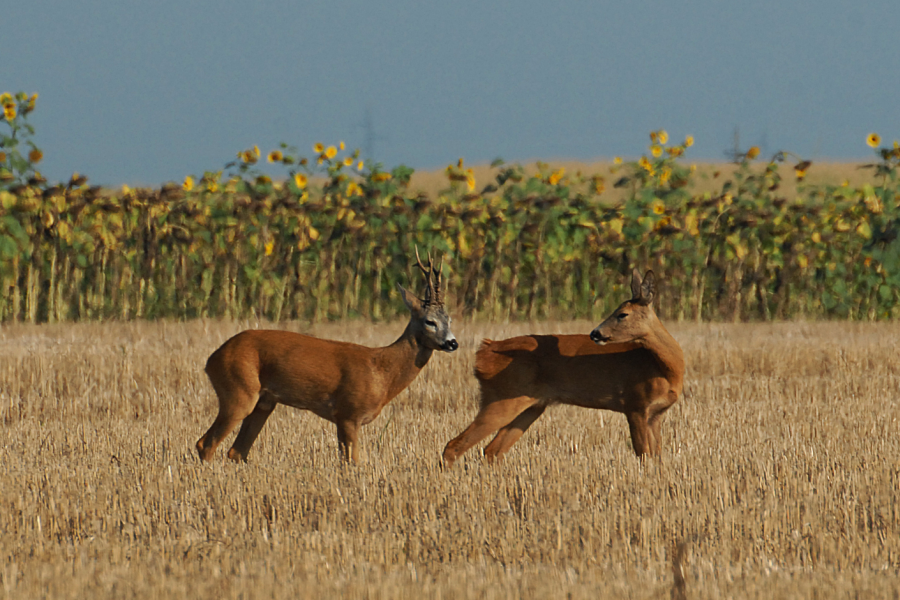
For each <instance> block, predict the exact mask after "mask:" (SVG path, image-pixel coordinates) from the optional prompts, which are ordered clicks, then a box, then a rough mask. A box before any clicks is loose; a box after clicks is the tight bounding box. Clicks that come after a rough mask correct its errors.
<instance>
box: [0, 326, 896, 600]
mask: <svg viewBox="0 0 900 600" xmlns="http://www.w3.org/2000/svg"><path fill="white" fill-rule="evenodd" d="M593 325H594V324H593V323H587V322H581V323H538V324H514V325H504V324H494V325H488V324H471V323H457V325H456V327H455V333H456V334H457V336H458V338H459V340H460V343H461V345H462V349H461V350H460V351H459V352H458V353H457V354H455V355H445V354H440V355H436V356H435V357H434V358H433V359H432V362H431V364H430V365H429V366H428V367H427V369H426V370H425V371H424V372H423V374H422V375H421V376H420V377H419V379H418V380H417V381H415V382H414V384H413V385H412V386H411V388H410V390H409V391H408V392H404V393H403V394H401V396H400V397H399V398H398V399H397V400H395V401H394V402H393V403H392V404H391V405H389V406H388V408H387V409H385V411H384V413H383V414H382V415H381V416H380V417H379V418H378V419H377V420H376V421H375V422H374V423H372V424H371V425H369V426H368V427H366V428H364V430H363V433H362V436H361V443H362V460H361V463H360V464H359V465H358V466H347V465H344V464H342V463H340V462H339V460H338V453H337V444H336V439H335V433H334V430H333V426H331V425H330V424H328V423H326V422H324V421H322V420H321V419H319V418H317V417H315V416H313V415H311V414H309V413H301V412H299V411H295V410H291V409H288V408H284V407H280V408H279V409H278V410H276V412H275V414H274V415H273V417H272V418H271V419H270V420H269V422H268V424H267V425H266V428H265V429H264V430H263V432H262V434H261V436H260V439H259V440H258V441H257V443H256V445H255V446H254V448H253V450H252V452H251V454H250V463H249V464H247V465H235V464H230V463H227V462H226V460H225V458H224V452H223V450H221V449H220V451H219V453H218V455H217V457H216V460H215V461H214V462H213V464H200V462H199V461H198V460H197V458H196V456H195V454H194V452H193V444H194V442H195V441H196V439H197V438H198V437H199V436H200V435H201V434H202V433H203V432H204V431H205V429H206V428H207V427H208V426H209V424H210V422H211V421H212V418H213V416H214V413H215V398H214V395H213V393H212V389H211V386H210V385H209V383H208V382H207V381H206V377H205V375H204V373H203V368H202V367H203V364H204V362H205V360H206V357H207V356H208V355H209V354H210V352H211V351H212V350H214V349H215V348H216V347H217V346H218V345H219V344H221V343H222V342H223V341H224V340H225V339H227V337H229V336H230V335H231V334H233V333H235V332H237V331H239V330H240V329H243V328H245V327H246V326H248V324H247V323H242V324H237V323H218V322H192V323H166V322H158V323H127V324H108V325H98V324H78V325H58V326H12V327H4V328H2V329H0V423H2V426H3V430H4V433H5V436H4V442H3V444H2V447H0V461H2V464H3V467H4V468H3V472H2V474H0V490H2V491H0V515H2V516H0V584H2V585H0V598H36V597H51V598H84V597H98V596H99V597H117V598H128V597H165V598H188V597H190V598H206V597H210V598H212V597H215V598H319V597H336V596H341V597H345V598H398V597H434V598H485V599H488V598H515V597H522V598H538V597H548V598H550V597H553V598H597V597H616V598H641V599H642V598H658V597H670V596H671V597H679V598H681V597H687V598H720V597H726V596H732V597H746V598H767V599H769V598H780V597H785V598H787V597H791V598H793V597H814V596H816V595H818V596H819V597H847V596H852V595H859V596H862V597H894V598H896V597H897V594H898V592H897V590H898V589H900V501H898V494H897V489H898V487H900V441H898V438H900V436H898V433H900V422H898V418H900V408H898V402H897V400H898V397H900V393H898V392H900V360H898V358H897V340H898V339H900V326H898V325H895V324H855V323H821V324H803V323H783V324H774V325H683V326H674V325H673V326H671V327H670V330H671V331H672V333H673V335H675V336H676V338H677V339H679V341H680V342H681V344H682V346H683V348H684V350H685V355H686V359H687V363H688V374H687V379H686V392H685V397H684V398H683V399H682V400H681V401H680V402H679V403H678V404H677V405H675V407H674V408H673V409H672V410H671V411H670V412H669V417H668V419H667V422H666V423H665V425H664V426H663V430H664V436H665V439H664V448H665V456H664V457H663V458H662V459H661V460H656V461H651V462H649V463H646V464H644V465H641V464H640V463H639V462H638V461H637V459H635V457H634V456H633V454H632V451H631V447H630V443H629V441H628V434H627V427H626V425H625V421H624V418H623V417H622V416H621V415H616V414H613V413H609V412H603V411H586V410H583V409H576V408H568V407H559V408H556V409H554V410H551V411H548V413H547V414H546V415H545V416H544V417H543V418H542V419H541V420H540V421H538V423H536V424H535V426H534V427H532V429H531V430H529V432H528V433H527V434H526V435H525V436H524V437H523V439H522V440H520V441H519V443H518V444H516V446H514V447H513V449H512V450H511V451H510V453H509V455H508V457H507V459H506V460H505V461H504V462H502V463H501V464H499V465H497V466H494V467H491V466H488V465H485V464H483V463H482V462H481V460H480V459H479V457H478V453H477V452H476V451H472V452H470V453H469V454H468V455H466V456H465V457H464V459H463V460H461V461H460V462H459V463H458V464H457V466H456V467H455V468H454V469H453V470H452V471H450V472H441V470H440V468H439V466H438V456H439V452H440V451H441V450H442V449H443V446H444V444H445V443H446V442H447V440H449V439H450V438H452V437H453V436H454V435H456V434H457V433H458V432H459V431H460V430H461V429H462V428H463V427H464V426H465V425H466V424H468V422H469V421H470V420H471V418H472V416H473V415H474V413H475V408H476V403H477V389H476V386H475V381H474V379H473V378H472V377H471V375H470V373H471V367H472V362H473V355H474V350H475V348H476V347H477V342H478V341H479V340H480V338H481V337H485V336H487V337H494V338H499V337H505V336H509V335H514V334H518V333H524V332H528V331H535V332H537V331H541V332H553V331H559V332H586V331H589V330H590V328H591V327H593ZM286 327H288V328H293V329H295V330H299V329H304V330H306V331H310V332H312V333H313V334H315V335H321V336H324V337H332V338H338V339H345V340H352V341H356V342H359V343H363V344H367V345H378V344H385V343H389V342H390V341H392V340H393V339H394V338H395V337H396V336H398V335H399V333H400V331H401V329H402V324H397V323H394V324H391V325H371V324H368V323H345V324H333V325H320V326H316V327H313V328H306V327H304V326H302V325H299V324H291V325H287V326H286ZM228 445H230V440H227V441H226V444H225V446H226V448H225V449H227V446H228ZM679 577H682V578H683V582H682V583H679Z"/></svg>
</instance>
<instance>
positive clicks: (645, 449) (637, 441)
mask: <svg viewBox="0 0 900 600" xmlns="http://www.w3.org/2000/svg"><path fill="white" fill-rule="evenodd" d="M625 417H626V418H627V419H628V428H629V429H630V430H631V445H632V447H633V448H634V453H635V454H636V455H637V456H638V458H644V457H645V456H647V455H649V454H651V453H652V452H653V450H652V444H653V432H652V430H651V429H650V425H649V424H648V423H647V415H645V414H644V413H642V412H630V413H625Z"/></svg>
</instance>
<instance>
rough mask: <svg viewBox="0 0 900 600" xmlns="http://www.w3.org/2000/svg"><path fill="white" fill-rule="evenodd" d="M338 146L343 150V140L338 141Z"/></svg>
mask: <svg viewBox="0 0 900 600" xmlns="http://www.w3.org/2000/svg"><path fill="white" fill-rule="evenodd" d="M338 148H340V149H341V150H343V149H344V148H345V146H344V142H338Z"/></svg>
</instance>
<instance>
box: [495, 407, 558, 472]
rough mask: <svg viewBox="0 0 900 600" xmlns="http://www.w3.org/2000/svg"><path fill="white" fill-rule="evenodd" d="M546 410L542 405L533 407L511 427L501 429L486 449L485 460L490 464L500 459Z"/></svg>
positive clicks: (516, 419) (510, 425) (512, 423)
mask: <svg viewBox="0 0 900 600" xmlns="http://www.w3.org/2000/svg"><path fill="white" fill-rule="evenodd" d="M546 409H547V407H546V406H544V405H541V404H539V405H535V406H532V407H531V408H528V409H526V410H525V411H524V412H522V413H521V414H520V415H519V416H518V417H516V418H515V419H513V420H512V422H511V423H510V424H509V425H507V426H505V427H503V428H501V429H500V431H498V432H497V435H496V436H494V439H493V441H491V443H490V444H488V445H487V448H485V449H484V458H485V459H486V460H487V461H488V462H493V461H494V460H496V459H498V458H500V457H501V456H502V455H503V454H505V453H506V451H507V450H509V449H510V448H511V447H512V445H513V444H515V443H516V442H517V441H518V440H519V438H520V437H522V435H523V434H524V433H525V432H526V431H528V428H529V427H531V425H532V423H534V422H535V421H537V420H538V417H540V416H541V415H542V414H544V411H545V410H546Z"/></svg>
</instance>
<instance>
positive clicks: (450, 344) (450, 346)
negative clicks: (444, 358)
mask: <svg viewBox="0 0 900 600" xmlns="http://www.w3.org/2000/svg"><path fill="white" fill-rule="evenodd" d="M457 348H459V344H458V343H457V341H456V340H455V339H454V340H447V341H446V342H444V344H443V345H442V346H441V350H446V351H447V352H453V351H454V350H456V349H457Z"/></svg>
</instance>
